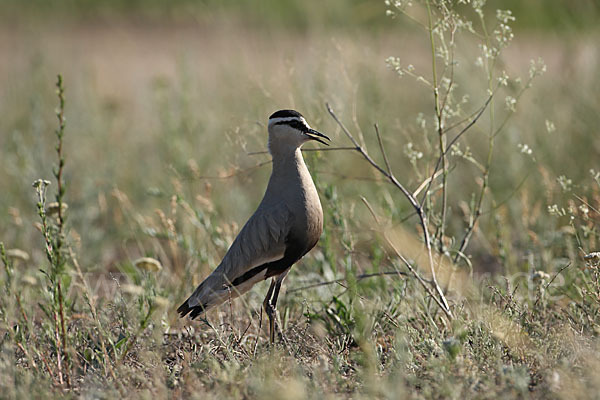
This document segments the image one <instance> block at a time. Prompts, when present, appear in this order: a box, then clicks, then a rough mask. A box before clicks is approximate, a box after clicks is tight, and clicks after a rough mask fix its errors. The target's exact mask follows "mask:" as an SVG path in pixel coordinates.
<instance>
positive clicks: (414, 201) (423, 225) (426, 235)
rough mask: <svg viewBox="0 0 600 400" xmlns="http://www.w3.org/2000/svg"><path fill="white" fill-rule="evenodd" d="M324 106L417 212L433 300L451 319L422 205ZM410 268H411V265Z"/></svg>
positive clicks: (371, 163)
mask: <svg viewBox="0 0 600 400" xmlns="http://www.w3.org/2000/svg"><path fill="white" fill-rule="evenodd" d="M326 106H327V111H328V112H329V114H330V115H331V117H332V118H333V119H334V120H335V122H336V123H337V124H338V126H339V127H340V128H341V129H342V131H343V132H344V134H345V135H346V136H347V137H348V139H350V141H351V142H352V144H353V145H354V146H355V147H354V151H357V152H358V153H359V154H361V155H362V156H363V158H364V159H365V160H366V161H367V162H368V163H369V164H370V165H371V166H372V167H373V168H375V169H376V170H377V171H379V173H381V174H382V175H383V176H385V177H386V178H387V179H388V180H389V181H390V182H391V183H392V184H393V185H394V186H396V188H398V189H399V190H400V191H401V192H402V194H403V195H404V197H406V199H407V200H408V201H409V203H410V204H411V206H412V207H413V208H414V209H415V211H416V212H417V215H418V216H419V221H420V223H421V228H422V229H423V239H424V242H425V248H426V250H427V256H428V260H429V268H430V271H431V285H432V286H433V288H434V290H435V292H436V293H437V296H438V297H439V299H438V298H436V299H435V300H436V302H438V304H439V305H440V308H441V309H442V311H444V313H445V314H446V316H447V317H448V319H450V320H452V318H453V316H452V311H451V310H450V305H449V304H448V301H447V300H446V296H445V295H444V292H443V291H442V288H441V287H440V285H439V283H438V281H437V278H436V273H435V264H434V262H433V254H432V249H431V236H430V233H429V229H428V221H427V215H426V213H425V211H424V209H423V207H421V205H420V204H419V202H418V201H417V199H416V198H415V197H414V196H413V195H412V194H411V193H410V192H409V191H408V190H407V189H406V188H405V187H404V185H402V184H401V183H400V182H398V180H397V179H396V177H395V176H394V175H393V174H392V173H389V172H387V171H386V170H385V169H383V168H382V167H381V166H380V165H379V164H377V162H375V160H373V158H371V156H370V155H369V154H368V153H367V151H366V150H365V149H364V148H363V147H362V146H361V145H360V144H359V143H358V142H357V141H356V139H355V138H354V136H352V134H351V133H350V131H349V130H348V129H347V128H346V126H345V125H344V124H343V123H342V122H341V121H340V119H339V118H338V117H337V115H336V114H335V112H334V111H333V110H332V109H331V107H330V106H329V104H326ZM401 259H402V260H403V262H405V263H407V261H406V260H405V259H403V257H401ZM410 268H412V266H411V267H410Z"/></svg>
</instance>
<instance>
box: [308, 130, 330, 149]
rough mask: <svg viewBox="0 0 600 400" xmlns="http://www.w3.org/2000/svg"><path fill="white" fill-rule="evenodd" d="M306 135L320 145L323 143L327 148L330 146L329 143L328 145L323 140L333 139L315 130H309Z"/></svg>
mask: <svg viewBox="0 0 600 400" xmlns="http://www.w3.org/2000/svg"><path fill="white" fill-rule="evenodd" d="M304 134H305V135H306V136H308V137H309V138H311V139H312V140H316V141H317V142H319V143H323V144H324V145H325V146H329V143H327V142H326V141H324V140H323V139H327V140H329V141H331V139H329V138H328V137H327V136H325V135H323V134H322V133H321V132H318V131H315V130H314V129H309V130H308V131H306V132H304ZM321 138H323V139H321Z"/></svg>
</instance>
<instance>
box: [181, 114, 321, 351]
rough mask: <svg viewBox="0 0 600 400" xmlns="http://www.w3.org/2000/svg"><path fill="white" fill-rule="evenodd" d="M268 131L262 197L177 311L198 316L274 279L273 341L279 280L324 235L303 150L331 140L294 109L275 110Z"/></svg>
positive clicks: (268, 302) (270, 302) (270, 305)
mask: <svg viewBox="0 0 600 400" xmlns="http://www.w3.org/2000/svg"><path fill="white" fill-rule="evenodd" d="M267 130H268V149H269V153H270V154H271V157H272V160H273V162H272V172H271V176H270V178H269V182H268V184H267V188H266V191H265V194H264V196H263V199H262V201H261V202H260V204H259V205H258V208H257V209H256V211H255V212H254V214H252V216H251V217H250V219H249V220H248V222H246V224H245V225H244V226H243V228H242V229H241V231H240V232H239V234H238V235H237V237H236V238H235V240H234V241H233V243H232V244H231V246H230V247H229V250H227V252H226V254H225V256H224V257H223V260H222V261H221V263H220V264H219V265H218V266H217V267H216V268H215V270H214V271H213V272H212V273H211V274H210V275H209V276H208V277H207V278H206V279H204V281H203V282H202V283H200V285H199V286H198V287H197V288H196V290H195V291H194V292H193V294H192V295H191V296H190V297H189V298H188V299H187V300H186V301H185V302H184V303H183V304H182V305H181V306H180V307H179V308H178V309H177V311H178V313H179V315H180V317H185V316H186V315H187V314H189V315H190V318H191V319H195V318H196V317H197V316H199V315H202V314H203V313H205V312H206V311H207V310H209V309H211V308H213V307H215V306H218V305H219V304H222V303H223V302H225V301H226V300H227V299H232V298H235V297H238V296H241V295H242V294H244V293H245V292H247V291H248V290H250V288H252V286H254V285H255V284H256V283H258V282H261V281H263V280H267V279H269V278H270V279H271V284H270V286H269V290H268V291H267V295H266V297H265V299H264V302H263V307H264V310H265V312H266V314H267V316H268V318H269V340H270V343H273V342H274V337H275V320H276V313H277V298H278V297H279V291H280V289H281V284H282V283H283V280H284V279H285V277H286V276H287V274H288V272H289V271H290V268H291V267H292V265H294V264H295V263H296V262H298V261H299V260H300V259H301V258H302V257H304V255H305V254H307V253H308V252H309V251H310V250H311V249H312V248H313V247H314V246H315V245H316V244H317V242H318V241H319V238H320V237H321V234H322V233H323V209H322V207H321V202H320V200H319V195H318V193H317V189H316V187H315V184H314V182H313V180H312V177H311V175H310V173H309V171H308V168H307V167H306V164H305V162H304V158H303V157H302V152H301V150H300V148H301V146H302V145H303V144H304V143H306V142H309V141H317V142H320V143H322V144H324V145H329V144H328V143H327V142H326V141H325V140H327V141H331V139H329V138H328V137H327V136H326V135H324V134H323V133H320V132H318V131H316V130H314V129H312V128H311V127H310V125H308V123H307V122H306V119H305V118H304V117H303V116H302V114H300V113H299V112H298V111H295V110H279V111H276V112H275V113H273V114H272V115H271V116H270V117H269V123H268V129H267Z"/></svg>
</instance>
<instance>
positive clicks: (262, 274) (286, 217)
mask: <svg viewBox="0 0 600 400" xmlns="http://www.w3.org/2000/svg"><path fill="white" fill-rule="evenodd" d="M292 219H293V216H292V213H291V212H290V210H289V208H288V206H287V205H286V204H285V203H280V204H278V205H275V206H271V207H263V206H261V207H259V208H258V210H256V212H255V213H254V214H253V215H252V217H251V218H250V219H249V220H248V222H246V225H244V227H243V228H242V230H241V231H240V233H239V234H238V236H237V237H236V238H235V240H234V242H233V243H232V245H231V247H230V248H229V250H228V251H227V253H226V254H225V257H224V258H223V261H221V264H219V266H218V267H217V268H216V269H215V270H214V271H213V273H212V274H210V275H209V276H208V277H207V278H206V279H205V280H204V281H203V282H202V283H201V284H200V285H199V286H198V288H197V289H196V290H195V291H194V293H193V294H192V295H191V296H190V298H189V299H188V300H186V301H185V302H184V303H183V304H182V305H181V306H180V307H179V308H178V309H177V311H178V312H179V313H180V314H181V316H182V317H183V316H185V315H186V314H188V313H190V312H191V317H192V318H194V317H196V316H197V315H198V314H200V313H202V312H204V311H206V310H207V309H209V308H211V307H214V306H216V305H219V304H221V303H222V302H224V301H225V300H227V299H228V298H233V297H237V296H239V295H241V294H243V293H245V292H246V291H248V290H249V289H250V288H251V287H252V286H253V285H254V284H255V283H257V282H260V281H262V280H264V279H266V278H267V275H266V269H265V271H259V272H257V273H253V274H247V273H248V272H249V271H252V270H255V268H256V267H259V266H261V265H263V264H268V263H271V262H274V261H277V260H280V259H282V258H283V257H284V254H285V251H286V237H287V235H288V233H289V230H290V226H291V224H292V222H293V221H292ZM248 276H249V277H248ZM246 277H248V278H246Z"/></svg>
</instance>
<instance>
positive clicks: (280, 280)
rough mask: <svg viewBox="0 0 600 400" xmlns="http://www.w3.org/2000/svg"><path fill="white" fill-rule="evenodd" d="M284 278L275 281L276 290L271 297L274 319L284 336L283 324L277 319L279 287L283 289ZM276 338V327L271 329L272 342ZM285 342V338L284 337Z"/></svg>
mask: <svg viewBox="0 0 600 400" xmlns="http://www.w3.org/2000/svg"><path fill="white" fill-rule="evenodd" d="M282 282H283V279H277V280H276V282H275V291H274V292H273V298H272V299H271V302H270V303H271V307H272V308H273V319H274V321H275V322H276V323H277V327H278V328H279V333H280V334H281V337H282V338H283V331H282V330H281V326H279V322H278V321H277V298H278V297H279V289H281V283H282ZM274 339H275V327H274V326H273V329H272V330H271V343H273V341H274ZM284 342H285V338H284Z"/></svg>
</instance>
